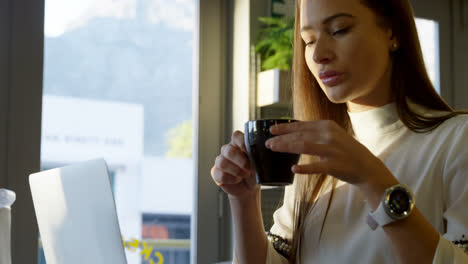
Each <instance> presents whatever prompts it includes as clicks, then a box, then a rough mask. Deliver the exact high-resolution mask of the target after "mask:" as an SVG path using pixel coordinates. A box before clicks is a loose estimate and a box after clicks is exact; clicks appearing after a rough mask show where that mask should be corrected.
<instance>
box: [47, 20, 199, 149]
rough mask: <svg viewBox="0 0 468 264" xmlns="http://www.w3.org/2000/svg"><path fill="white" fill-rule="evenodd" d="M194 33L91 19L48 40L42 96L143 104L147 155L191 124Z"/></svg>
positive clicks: (162, 147)
mask: <svg viewBox="0 0 468 264" xmlns="http://www.w3.org/2000/svg"><path fill="white" fill-rule="evenodd" d="M192 42H193V33H192V32H185V31H183V30H177V29H172V28H170V27H168V26H167V25H165V24H163V23H159V24H151V23H145V22H143V21H141V20H139V19H117V18H94V19H92V20H90V21H89V22H88V23H87V24H86V25H84V26H82V27H80V28H77V29H75V30H73V31H70V32H67V33H65V34H63V35H61V36H59V37H55V38H46V39H45V50H44V94H48V95H59V96H72V97H79V98H87V99H95V100H106V101H117V102H126V103H136V104H142V105H143V106H144V115H145V121H144V127H145V130H144V131H145V138H144V144H145V150H144V152H145V155H156V156H160V155H164V154H165V153H166V151H167V145H166V142H165V135H166V133H167V131H169V130H170V128H173V127H175V126H177V125H178V124H180V123H182V122H183V121H185V120H190V119H192V58H193V50H192V45H193V44H192Z"/></svg>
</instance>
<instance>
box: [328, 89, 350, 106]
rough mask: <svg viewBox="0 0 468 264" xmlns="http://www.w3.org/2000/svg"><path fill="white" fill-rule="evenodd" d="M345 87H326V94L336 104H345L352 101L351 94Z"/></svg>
mask: <svg viewBox="0 0 468 264" xmlns="http://www.w3.org/2000/svg"><path fill="white" fill-rule="evenodd" d="M343 88H344V87H340V86H335V87H325V95H326V96H327V98H328V100H330V102H332V103H334V104H343V103H346V102H348V101H350V94H349V93H347V92H346V89H343Z"/></svg>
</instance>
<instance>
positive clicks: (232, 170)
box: [215, 155, 250, 178]
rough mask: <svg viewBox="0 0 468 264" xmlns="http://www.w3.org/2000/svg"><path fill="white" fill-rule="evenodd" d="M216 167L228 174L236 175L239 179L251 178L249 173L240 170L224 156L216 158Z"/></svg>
mask: <svg viewBox="0 0 468 264" xmlns="http://www.w3.org/2000/svg"><path fill="white" fill-rule="evenodd" d="M215 166H216V167H217V168H218V169H220V170H222V171H224V172H226V173H229V174H231V175H235V176H237V177H242V178H246V177H248V176H250V172H249V171H247V170H244V169H242V168H240V167H239V166H237V165H236V164H234V163H233V162H232V161H230V160H229V159H227V158H225V157H224V156H222V155H220V156H218V157H217V158H216V160H215Z"/></svg>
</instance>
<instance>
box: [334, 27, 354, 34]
mask: <svg viewBox="0 0 468 264" xmlns="http://www.w3.org/2000/svg"><path fill="white" fill-rule="evenodd" d="M349 29H350V28H349V27H348V28H343V29H340V30H337V31H335V32H333V33H332V35H333V36H337V35H344V34H346V33H347V32H348V31H349Z"/></svg>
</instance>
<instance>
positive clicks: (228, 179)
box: [211, 167, 242, 186]
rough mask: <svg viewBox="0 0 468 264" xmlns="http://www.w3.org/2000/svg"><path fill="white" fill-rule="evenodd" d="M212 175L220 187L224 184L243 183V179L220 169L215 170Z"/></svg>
mask: <svg viewBox="0 0 468 264" xmlns="http://www.w3.org/2000/svg"><path fill="white" fill-rule="evenodd" d="M211 175H212V177H213V180H214V181H215V183H216V184H217V185H218V186H221V185H223V184H237V183H240V182H241V181H242V178H240V177H237V176H234V175H231V174H229V173H226V172H224V171H222V170H220V169H218V168H216V167H215V168H213V169H212V172H211Z"/></svg>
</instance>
